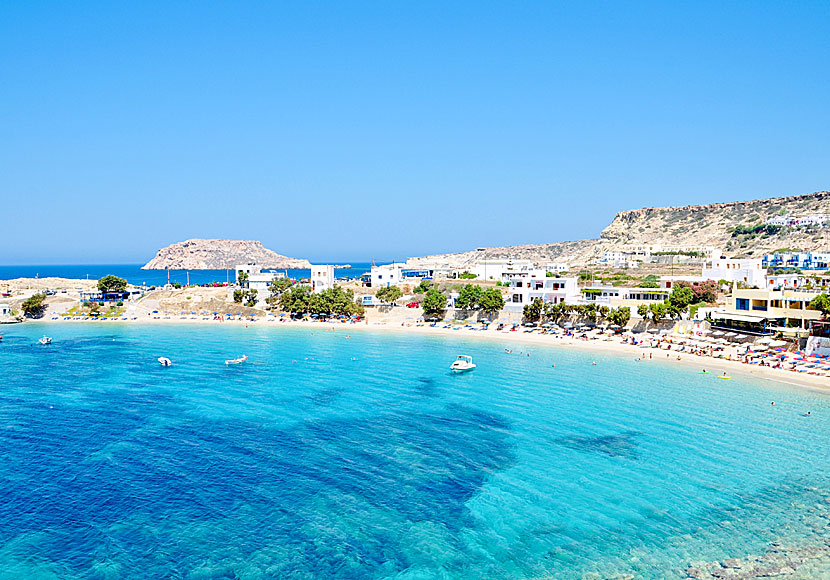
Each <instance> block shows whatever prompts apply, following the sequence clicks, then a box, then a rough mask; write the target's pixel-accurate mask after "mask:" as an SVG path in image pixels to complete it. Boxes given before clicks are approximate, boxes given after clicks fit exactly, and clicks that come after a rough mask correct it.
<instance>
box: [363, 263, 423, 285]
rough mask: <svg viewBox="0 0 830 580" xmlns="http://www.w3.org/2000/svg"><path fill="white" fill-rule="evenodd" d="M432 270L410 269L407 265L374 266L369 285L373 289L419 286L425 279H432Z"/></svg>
mask: <svg viewBox="0 0 830 580" xmlns="http://www.w3.org/2000/svg"><path fill="white" fill-rule="evenodd" d="M433 273H434V272H433V270H432V269H431V268H409V267H407V266H406V264H400V263H392V264H384V265H383V266H372V269H371V271H370V272H369V285H370V286H371V287H372V288H383V287H384V286H397V285H398V284H404V283H407V284H417V283H418V282H420V281H421V280H423V279H424V278H432V277H433Z"/></svg>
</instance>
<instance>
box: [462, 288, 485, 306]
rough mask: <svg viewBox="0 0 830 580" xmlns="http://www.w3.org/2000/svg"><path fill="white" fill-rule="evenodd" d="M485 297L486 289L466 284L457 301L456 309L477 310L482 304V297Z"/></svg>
mask: <svg viewBox="0 0 830 580" xmlns="http://www.w3.org/2000/svg"><path fill="white" fill-rule="evenodd" d="M482 296H484V289H483V288H482V287H481V286H477V285H475V284H464V286H462V287H461V290H459V292H458V298H456V299H455V307H456V308H460V309H462V310H476V309H478V308H479V305H480V303H481V297H482Z"/></svg>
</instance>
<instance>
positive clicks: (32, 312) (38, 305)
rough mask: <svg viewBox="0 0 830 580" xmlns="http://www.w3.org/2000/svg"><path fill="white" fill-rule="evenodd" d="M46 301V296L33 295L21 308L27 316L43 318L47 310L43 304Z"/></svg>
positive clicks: (40, 294)
mask: <svg viewBox="0 0 830 580" xmlns="http://www.w3.org/2000/svg"><path fill="white" fill-rule="evenodd" d="M44 300H46V294H42V293H37V294H32V295H31V296H29V297H28V298H27V299H26V300H24V301H23V304H21V305H20V308H21V309H22V310H23V314H24V315H25V316H28V317H29V318H39V317H41V316H43V311H44V310H46V305H45V304H44V303H43V301H44Z"/></svg>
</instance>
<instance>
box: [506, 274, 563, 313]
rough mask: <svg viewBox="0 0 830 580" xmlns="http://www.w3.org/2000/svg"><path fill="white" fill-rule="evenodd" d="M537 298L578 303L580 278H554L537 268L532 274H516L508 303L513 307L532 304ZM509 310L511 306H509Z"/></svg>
mask: <svg viewBox="0 0 830 580" xmlns="http://www.w3.org/2000/svg"><path fill="white" fill-rule="evenodd" d="M537 298H539V299H541V300H542V302H550V303H552V304H558V303H559V302H567V303H569V304H573V303H576V302H577V300H578V299H579V286H578V278H576V277H573V278H553V277H549V276H547V274H546V272H545V270H536V271H535V273H534V274H533V275H532V276H527V277H522V276H518V275H517V276H514V277H513V278H512V279H511V281H510V292H509V294H508V296H507V304H508V305H509V306H510V305H512V306H513V309H516V308H521V307H523V306H524V305H525V304H530V303H531V302H533V301H534V300H536V299H537ZM508 310H509V308H508Z"/></svg>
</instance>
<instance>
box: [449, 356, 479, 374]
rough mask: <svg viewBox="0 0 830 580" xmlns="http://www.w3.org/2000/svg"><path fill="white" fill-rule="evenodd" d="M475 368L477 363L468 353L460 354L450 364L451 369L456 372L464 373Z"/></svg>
mask: <svg viewBox="0 0 830 580" xmlns="http://www.w3.org/2000/svg"><path fill="white" fill-rule="evenodd" d="M474 368H476V365H474V364H473V357H471V356H470V355H466V354H460V355H458V356H457V357H456V359H455V361H454V362H453V363H452V364H451V365H450V370H451V371H452V372H454V373H463V372H465V371H471V370H473V369H474Z"/></svg>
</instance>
